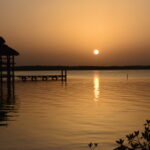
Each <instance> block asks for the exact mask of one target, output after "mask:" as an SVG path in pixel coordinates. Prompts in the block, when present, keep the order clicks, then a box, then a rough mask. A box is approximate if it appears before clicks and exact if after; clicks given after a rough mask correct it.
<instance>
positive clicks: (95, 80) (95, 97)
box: [93, 75, 100, 101]
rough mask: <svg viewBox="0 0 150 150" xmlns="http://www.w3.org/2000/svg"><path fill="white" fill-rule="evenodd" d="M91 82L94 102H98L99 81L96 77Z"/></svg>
mask: <svg viewBox="0 0 150 150" xmlns="http://www.w3.org/2000/svg"><path fill="white" fill-rule="evenodd" d="M93 82H94V101H98V100H99V96H100V84H99V82H100V79H99V76H98V75H95V76H94V78H93Z"/></svg>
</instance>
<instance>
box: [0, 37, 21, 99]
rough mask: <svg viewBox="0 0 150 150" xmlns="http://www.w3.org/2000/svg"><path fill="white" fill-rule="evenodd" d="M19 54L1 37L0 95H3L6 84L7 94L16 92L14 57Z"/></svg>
mask: <svg viewBox="0 0 150 150" xmlns="http://www.w3.org/2000/svg"><path fill="white" fill-rule="evenodd" d="M17 55H19V53H18V52H17V51H16V50H14V49H12V48H10V47H9V46H7V45H6V44H5V40H4V39H3V38H2V37H0V89H1V90H0V94H1V96H2V94H3V88H4V84H5V85H6V88H7V92H8V93H7V94H8V95H10V94H11V93H13V92H14V65H15V62H14V57H15V56H17Z"/></svg>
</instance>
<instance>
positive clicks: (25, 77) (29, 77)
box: [15, 75, 67, 81]
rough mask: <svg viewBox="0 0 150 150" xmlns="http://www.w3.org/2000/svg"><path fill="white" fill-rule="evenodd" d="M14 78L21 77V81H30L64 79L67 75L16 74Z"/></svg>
mask: <svg viewBox="0 0 150 150" xmlns="http://www.w3.org/2000/svg"><path fill="white" fill-rule="evenodd" d="M15 78H18V79H21V80H22V81H26V80H31V81H37V80H42V81H48V80H55V81H57V80H61V81H66V80H67V75H18V76H15Z"/></svg>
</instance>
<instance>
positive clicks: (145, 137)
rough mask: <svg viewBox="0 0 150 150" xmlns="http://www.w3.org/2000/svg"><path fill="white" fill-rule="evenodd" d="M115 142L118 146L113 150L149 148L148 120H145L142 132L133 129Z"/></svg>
mask: <svg viewBox="0 0 150 150" xmlns="http://www.w3.org/2000/svg"><path fill="white" fill-rule="evenodd" d="M116 143H117V144H118V145H119V146H118V147H117V148H115V149H114V150H150V120H146V123H145V124H144V131H143V132H140V131H135V132H133V133H131V134H128V135H126V138H125V139H119V140H117V141H116Z"/></svg>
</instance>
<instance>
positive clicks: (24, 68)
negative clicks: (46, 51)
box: [15, 66, 150, 71]
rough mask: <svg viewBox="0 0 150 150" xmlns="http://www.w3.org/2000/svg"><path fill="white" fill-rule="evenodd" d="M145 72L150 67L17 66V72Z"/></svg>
mask: <svg viewBox="0 0 150 150" xmlns="http://www.w3.org/2000/svg"><path fill="white" fill-rule="evenodd" d="M62 69H67V70H145V69H147V70H148V69H150V66H16V67H15V70H16V71H36V70H37V71H38V70H62Z"/></svg>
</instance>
